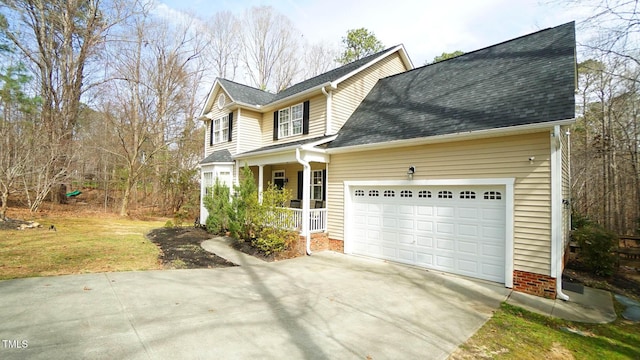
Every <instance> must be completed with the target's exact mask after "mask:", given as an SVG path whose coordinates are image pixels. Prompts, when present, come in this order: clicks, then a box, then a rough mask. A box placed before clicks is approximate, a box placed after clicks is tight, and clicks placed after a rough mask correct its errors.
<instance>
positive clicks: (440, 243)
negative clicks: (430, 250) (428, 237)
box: [436, 238, 456, 251]
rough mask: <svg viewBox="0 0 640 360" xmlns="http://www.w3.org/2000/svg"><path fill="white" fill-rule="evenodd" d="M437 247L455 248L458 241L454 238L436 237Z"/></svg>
mask: <svg viewBox="0 0 640 360" xmlns="http://www.w3.org/2000/svg"><path fill="white" fill-rule="evenodd" d="M436 247H437V249H438V250H452V251H453V250H454V249H455V247H456V243H455V241H454V240H453V239H440V238H438V239H436Z"/></svg>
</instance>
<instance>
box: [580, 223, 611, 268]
mask: <svg viewBox="0 0 640 360" xmlns="http://www.w3.org/2000/svg"><path fill="white" fill-rule="evenodd" d="M572 236H573V239H574V240H575V241H577V242H578V245H580V258H581V259H582V261H583V262H584V265H585V266H586V267H587V269H589V271H591V272H593V273H594V274H596V275H599V276H611V275H612V274H613V270H614V269H615V263H616V259H615V255H614V254H613V250H615V248H616V247H617V237H616V235H615V234H614V233H612V232H611V231H609V230H607V229H605V228H604V227H602V226H601V225H599V224H596V223H593V222H590V221H585V222H584V224H583V226H582V227H580V228H578V229H576V230H574V232H573V234H572Z"/></svg>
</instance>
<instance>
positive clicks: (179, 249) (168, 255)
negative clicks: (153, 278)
mask: <svg viewBox="0 0 640 360" xmlns="http://www.w3.org/2000/svg"><path fill="white" fill-rule="evenodd" d="M147 238H148V239H149V240H151V241H152V242H153V243H154V244H156V245H158V246H159V247H160V251H161V254H160V260H162V263H163V265H164V266H165V267H166V268H170V269H202V268H204V269H207V268H219V267H229V266H236V265H235V264H234V263H232V262H229V261H227V260H226V259H223V258H221V257H219V256H217V255H215V254H212V253H210V252H208V251H206V250H204V249H203V248H202V246H200V244H201V243H202V242H203V241H205V240H208V239H211V238H212V236H211V234H209V233H207V232H206V231H205V230H204V229H198V228H161V229H154V230H152V231H151V232H150V233H149V234H147Z"/></svg>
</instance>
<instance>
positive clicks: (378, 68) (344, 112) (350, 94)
mask: <svg viewBox="0 0 640 360" xmlns="http://www.w3.org/2000/svg"><path fill="white" fill-rule="evenodd" d="M405 71H407V68H406V67H405V65H404V63H403V62H402V60H401V59H400V55H398V53H397V52H396V53H395V54H393V55H391V56H389V57H386V58H384V59H382V60H380V61H379V62H377V63H375V64H374V65H372V66H370V67H369V68H367V69H366V70H364V71H362V72H360V73H358V74H357V75H355V76H353V77H351V78H349V79H347V80H345V81H344V82H342V83H340V84H339V85H338V89H337V90H335V91H334V92H333V104H332V107H333V111H332V112H333V117H332V120H331V121H332V129H333V132H334V133H336V132H338V130H340V128H342V125H344V123H345V122H346V121H347V119H349V116H351V114H353V112H354V111H355V109H356V108H357V107H358V105H360V103H361V102H362V100H363V99H364V98H365V96H367V94H369V92H370V91H371V89H372V88H373V86H374V85H375V84H376V83H377V82H378V80H379V79H382V78H384V77H387V76H391V75H395V74H398V73H401V72H405Z"/></svg>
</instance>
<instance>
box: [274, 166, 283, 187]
mask: <svg viewBox="0 0 640 360" xmlns="http://www.w3.org/2000/svg"><path fill="white" fill-rule="evenodd" d="M284 182H285V177H284V170H277V171H274V172H273V184H274V185H275V186H276V187H277V188H278V190H282V188H283V187H284Z"/></svg>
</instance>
